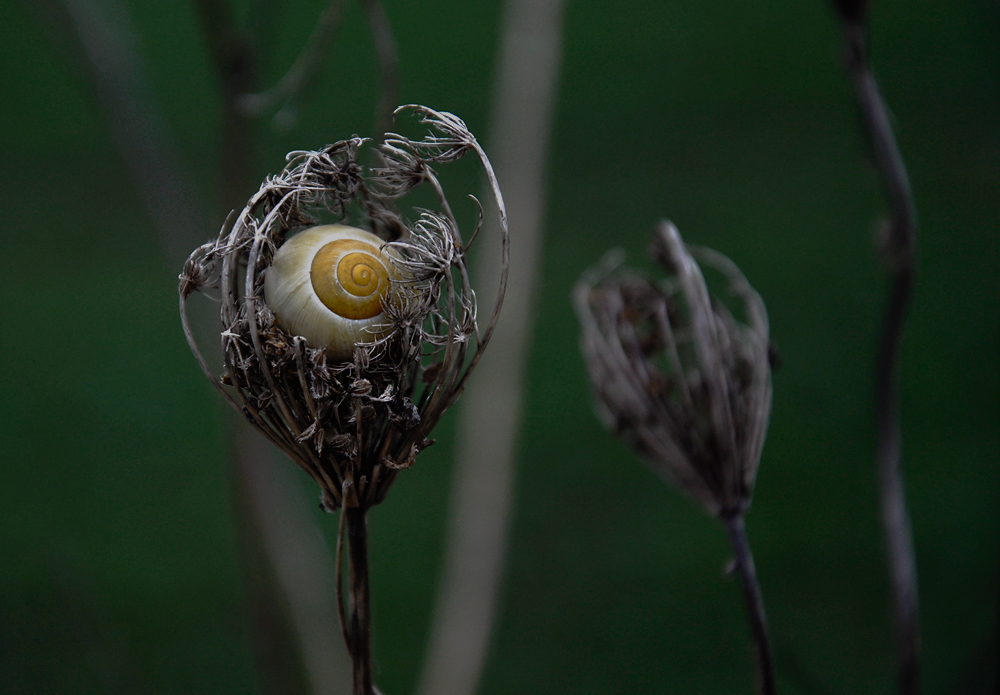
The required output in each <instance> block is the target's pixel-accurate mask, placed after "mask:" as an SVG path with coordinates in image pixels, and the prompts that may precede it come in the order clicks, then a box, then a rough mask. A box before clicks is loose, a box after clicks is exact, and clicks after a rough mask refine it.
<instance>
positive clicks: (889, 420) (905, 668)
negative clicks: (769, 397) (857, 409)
mask: <svg viewBox="0 0 1000 695" xmlns="http://www.w3.org/2000/svg"><path fill="white" fill-rule="evenodd" d="M844 43H845V49H846V51H845V54H846V55H845V67H846V69H847V72H848V74H849V76H850V78H851V81H852V82H853V83H854V90H855V98H856V99H857V103H858V107H859V109H860V112H861V118H862V122H863V124H864V129H865V134H866V135H867V137H868V140H869V143H870V144H871V149H872V152H873V154H874V157H875V164H876V166H877V167H878V171H879V174H880V175H881V177H882V182H883V185H884V187H885V192H886V196H887V198H888V199H889V204H890V206H891V220H890V224H889V228H888V234H887V236H886V238H885V240H884V244H885V246H884V252H885V255H886V256H887V259H888V261H889V265H890V272H891V289H890V292H889V302H888V306H887V307H886V310H885V316H884V319H883V327H882V337H881V340H880V343H879V347H878V354H877V357H876V365H875V369H876V372H875V404H876V427H877V436H878V443H877V449H876V452H877V453H876V457H877V464H878V470H879V482H880V485H881V496H882V523H883V527H884V532H885V536H886V552H887V554H888V560H889V570H890V575H891V582H892V596H893V613H894V616H895V623H896V641H897V652H898V653H897V658H898V660H899V663H898V668H899V673H898V679H899V680H898V687H899V692H900V693H901V694H903V695H916V693H919V692H920V678H919V654H920V624H919V615H918V606H919V601H918V597H917V571H916V558H915V556H914V552H913V535H912V532H911V530H910V517H909V512H908V511H907V505H906V489H905V486H904V484H903V473H902V461H901V457H900V439H901V438H900V425H899V393H898V359H899V344H900V339H901V337H902V331H903V323H904V320H905V318H906V310H907V306H908V304H909V300H910V294H911V292H912V287H913V275H914V267H913V266H914V256H915V253H914V252H915V247H916V208H915V206H914V202H913V194H912V191H911V190H910V181H909V177H908V176H907V173H906V164H905V163H904V162H903V157H902V155H901V154H900V152H899V147H898V146H897V144H896V138H895V136H894V134H893V131H892V126H891V125H890V122H889V114H888V111H887V109H886V106H885V101H884V100H883V99H882V95H881V93H880V91H879V87H878V82H877V81H876V80H875V77H874V75H872V72H871V69H870V67H869V63H868V53H867V46H866V41H865V32H864V28H863V26H861V25H860V24H858V23H853V22H845V24H844Z"/></svg>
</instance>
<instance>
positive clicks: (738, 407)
mask: <svg viewBox="0 0 1000 695" xmlns="http://www.w3.org/2000/svg"><path fill="white" fill-rule="evenodd" d="M652 252H653V255H654V257H655V258H656V260H657V261H658V262H659V263H660V264H661V265H662V266H663V268H664V270H665V271H666V272H667V274H668V276H667V278H666V279H664V280H661V281H654V280H650V279H648V278H645V277H642V276H639V275H636V274H634V273H630V272H627V271H623V270H621V269H617V268H607V267H605V268H595V269H593V270H591V271H589V272H588V273H587V274H586V275H585V276H584V277H583V279H581V281H580V282H579V283H578V284H577V285H576V288H575V289H574V303H575V306H576V312H577V315H578V317H579V319H580V323H581V326H582V339H581V345H582V350H583V354H584V358H585V359H586V362H587V367H588V370H589V372H590V381H591V386H592V389H593V393H594V398H595V401H596V404H597V410H598V413H599V414H600V416H601V418H602V419H603V420H604V422H605V424H606V425H607V426H608V427H609V428H610V429H612V430H613V431H614V432H615V433H617V434H618V435H619V436H620V437H621V438H622V439H623V440H625V441H626V442H627V443H628V444H629V445H630V446H631V447H632V448H633V449H635V450H636V452H638V453H639V455H640V456H641V457H642V458H643V459H644V460H645V461H646V462H647V464H648V465H649V466H650V467H651V468H652V469H653V470H655V471H656V472H657V473H659V474H661V475H663V476H665V477H667V478H668V479H669V480H671V481H672V482H674V483H676V484H677V485H678V486H679V487H680V488H681V489H682V490H684V491H685V492H686V493H688V494H689V495H690V496H691V497H693V498H694V499H695V500H697V501H698V502H699V503H700V504H701V505H702V506H703V507H704V508H705V509H706V510H708V511H709V512H710V513H712V514H714V515H717V516H720V517H723V518H728V517H736V516H742V514H743V513H744V512H745V511H746V508H747V507H748V506H749V503H750V498H751V495H752V493H753V486H754V480H755V478H756V476H757V467H758V464H759V462H760V454H761V449H762V447H763V445H764V435H765V433H766V431H767V423H768V417H769V414H770V410H771V368H770V363H769V349H768V348H769V340H768V324H767V312H766V310H765V308H764V303H763V302H762V301H761V299H760V297H759V296H758V295H757V293H756V292H754V290H753V288H752V287H750V285H749V283H748V282H747V281H746V278H744V277H743V275H742V273H740V271H739V269H738V268H737V267H736V266H735V264H733V263H732V261H730V260H729V259H728V258H726V257H725V256H723V255H721V254H719V253H717V252H715V251H712V250H710V249H706V248H699V247H693V246H685V244H684V243H683V241H682V240H681V237H680V234H679V233H678V232H677V229H676V228H675V227H674V226H673V225H672V224H670V223H669V222H662V223H661V224H660V225H659V227H658V229H657V232H656V235H655V237H654V242H653V247H652ZM696 259H697V261H700V262H701V263H702V264H703V265H704V266H706V267H709V268H712V269H714V270H715V271H718V272H719V273H720V274H721V276H722V277H723V278H724V279H725V281H726V283H727V285H728V288H727V289H728V293H729V295H730V296H729V297H728V299H730V300H735V301H736V302H737V303H738V304H740V305H742V306H741V307H740V309H741V310H742V311H737V314H739V313H742V314H743V316H742V317H741V318H742V321H741V320H739V319H738V318H737V317H736V316H734V315H733V313H732V312H731V311H730V310H729V309H728V308H727V305H726V303H724V302H723V301H721V300H717V299H715V298H713V297H711V296H710V294H709V291H708V288H707V286H706V283H705V279H704V277H703V275H702V272H701V269H700V268H699V266H698V262H697V261H696Z"/></svg>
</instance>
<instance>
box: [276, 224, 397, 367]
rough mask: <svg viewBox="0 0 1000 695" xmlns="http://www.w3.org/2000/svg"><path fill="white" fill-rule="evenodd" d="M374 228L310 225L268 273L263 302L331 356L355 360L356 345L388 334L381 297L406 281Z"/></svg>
mask: <svg viewBox="0 0 1000 695" xmlns="http://www.w3.org/2000/svg"><path fill="white" fill-rule="evenodd" d="M384 243H385V242H383V241H382V240H381V239H379V238H378V237H377V236H375V235H374V234H372V233H371V232H366V231H364V230H363V229H356V228H355V227H347V226H344V225H339V224H331V225H324V226H321V227H311V228H309V229H305V230H303V231H301V232H299V233H298V234H296V235H294V236H292V237H290V238H289V239H288V240H287V241H286V242H285V243H284V244H282V246H281V247H280V248H279V249H278V251H277V252H276V253H275V254H274V260H273V261H272V262H271V266H270V267H269V268H268V270H267V272H266V273H265V275H264V301H265V302H266V303H267V306H268V307H269V308H270V309H271V311H272V312H273V313H274V317H275V319H276V320H277V322H278V325H280V326H281V327H282V328H284V329H285V330H286V331H288V332H289V333H292V334H293V335H300V336H302V337H303V338H305V339H306V343H307V344H308V345H309V346H310V347H313V348H326V354H327V357H328V358H329V359H332V360H334V361H337V362H343V361H345V360H349V359H351V356H352V355H353V354H354V345H355V343H368V342H372V341H374V340H377V339H378V338H380V337H382V336H383V335H385V333H386V331H387V330H389V326H388V323H389V321H388V319H387V318H386V317H385V316H384V315H383V311H382V301H383V298H386V299H388V296H389V287H390V285H391V283H392V281H393V280H399V279H401V277H400V273H399V271H398V270H397V269H396V266H395V265H394V264H393V262H392V261H391V260H390V259H389V256H390V255H391V256H395V252H394V251H392V250H390V249H388V248H382V246H383V244H384Z"/></svg>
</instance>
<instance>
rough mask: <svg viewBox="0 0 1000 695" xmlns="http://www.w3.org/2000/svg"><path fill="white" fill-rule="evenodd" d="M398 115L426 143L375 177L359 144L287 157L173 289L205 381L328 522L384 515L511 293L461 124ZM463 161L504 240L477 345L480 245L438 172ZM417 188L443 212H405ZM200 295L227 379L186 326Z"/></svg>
mask: <svg viewBox="0 0 1000 695" xmlns="http://www.w3.org/2000/svg"><path fill="white" fill-rule="evenodd" d="M401 111H407V112H412V113H414V114H416V116H417V117H418V118H419V122H420V123H422V124H426V125H428V126H429V127H430V132H429V133H428V135H427V136H426V137H424V138H423V139H421V140H411V139H409V138H406V137H403V136H401V135H396V134H391V133H390V134H388V135H387V136H386V139H385V143H384V144H383V145H382V146H381V147H379V148H378V157H377V159H378V161H379V166H376V167H371V168H367V167H365V166H363V165H362V164H361V163H360V162H359V161H358V156H359V151H360V150H361V148H363V147H365V146H366V145H367V141H366V140H363V139H361V138H353V139H351V140H345V141H341V142H338V143H335V144H333V145H330V146H328V147H325V148H324V149H322V150H320V151H316V152H293V153H291V154H290V155H289V156H288V159H289V163H288V166H287V167H286V168H285V170H284V171H283V172H282V173H281V174H279V175H278V176H275V177H273V178H269V179H268V180H267V181H265V182H264V184H263V185H262V186H261V188H260V190H259V191H258V192H257V193H256V194H254V196H253V197H252V198H251V199H250V200H249V202H248V203H247V205H246V207H245V208H244V209H243V211H242V212H241V213H240V214H239V215H236V216H235V217H234V218H231V219H230V220H229V221H227V224H226V225H225V226H224V227H223V229H222V231H221V233H220V234H219V237H218V239H216V240H215V241H213V242H210V243H207V244H205V245H203V246H201V247H199V248H198V249H196V250H195V251H194V253H192V254H191V257H190V258H189V259H188V260H187V262H186V263H185V266H184V272H183V273H182V274H181V276H180V306H181V316H182V320H183V323H184V330H185V334H186V335H187V338H188V342H189V344H190V346H191V349H192V351H193V352H194V354H195V356H196V358H197V359H198V361H199V363H200V364H201V367H202V369H203V370H204V372H205V374H206V375H207V376H208V378H209V379H210V380H211V381H212V383H213V384H215V385H216V387H217V388H218V389H219V391H220V392H221V393H222V394H223V396H224V397H225V398H226V400H227V401H228V402H229V403H230V404H231V405H232V406H233V407H234V408H235V409H236V410H237V411H239V412H240V413H241V414H242V415H243V416H244V417H245V418H246V419H247V420H248V421H249V422H250V424H252V425H253V426H254V427H256V428H257V429H258V430H260V431H261V432H262V433H263V434H264V435H265V436H266V437H267V438H268V439H269V440H270V441H271V442H273V443H274V444H275V445H276V446H277V447H278V448H279V449H281V450H282V451H283V452H285V453H286V454H287V455H288V456H289V457H290V458H291V459H292V460H293V461H294V462H295V463H297V464H298V465H299V466H300V467H301V468H302V469H303V470H304V471H306V473H308V474H309V475H310V476H311V477H312V478H313V479H314V480H315V481H316V482H317V483H318V484H319V485H320V487H321V489H322V491H323V504H324V506H325V507H326V508H327V509H328V510H330V511H332V510H333V509H336V508H337V507H341V506H343V507H345V508H360V509H366V508H368V507H370V506H372V505H374V504H377V503H379V502H381V501H382V499H383V498H384V497H385V494H386V493H387V491H388V490H389V487H390V486H391V484H392V482H393V480H394V479H395V477H396V474H397V473H398V471H399V470H401V469H404V468H407V467H408V466H410V465H411V464H412V463H413V461H414V457H415V456H416V454H417V453H418V452H419V451H420V450H421V449H423V448H424V447H426V446H428V445H429V444H430V443H431V440H430V439H429V436H428V435H429V434H430V432H431V430H432V429H433V427H434V426H435V424H437V422H438V420H439V419H440V418H441V416H442V415H443V414H444V412H445V411H446V410H447V409H448V407H449V406H451V405H452V404H453V403H454V402H455V400H456V399H457V398H458V396H459V395H460V394H461V392H462V390H463V388H464V387H465V383H466V379H468V377H469V374H470V373H471V372H472V370H473V369H474V368H475V366H476V363H477V362H478V360H479V358H480V356H481V355H482V352H483V350H484V349H485V348H486V345H487V343H488V342H489V339H490V336H491V334H492V332H493V329H494V326H495V324H496V320H497V316H498V313H499V310H500V305H501V303H502V301H503V295H504V288H505V285H506V279H507V250H508V236H507V224H506V213H505V211H504V206H503V199H502V197H501V194H500V190H499V188H498V187H497V185H496V178H495V176H494V174H493V169H492V167H491V165H490V162H489V160H488V159H487V157H486V154H485V153H484V152H483V150H482V148H481V147H480V146H479V143H478V142H477V141H476V139H475V138H474V137H473V136H472V134H471V133H469V131H468V130H467V129H466V127H465V124H464V123H463V122H462V121H461V120H460V119H458V118H456V117H455V116H453V115H451V114H448V113H440V112H436V111H432V110H430V109H427V108H425V107H421V106H409V107H401V108H400V109H399V110H397V113H400V112H401ZM470 152H471V153H473V154H474V155H476V156H477V157H478V159H479V161H480V163H481V164H482V166H483V168H484V169H485V172H486V175H487V178H488V180H489V181H490V184H491V186H492V189H493V193H494V196H495V203H496V206H495V209H496V211H497V214H498V215H499V217H500V227H501V230H502V248H501V249H500V252H501V253H502V256H503V264H502V266H503V271H502V274H501V278H500V288H499V292H498V298H497V303H496V306H495V307H494V309H493V313H492V316H491V318H490V321H489V324H488V325H487V326H486V327H485V329H484V330H483V331H480V330H479V328H478V326H477V322H476V299H475V294H474V292H473V291H472V288H471V286H470V284H469V276H468V273H467V271H466V267H465V254H466V251H467V250H468V245H469V243H471V241H472V238H474V237H475V232H473V234H472V236H471V237H470V239H469V240H468V241H464V240H463V236H462V234H461V233H460V231H459V225H458V222H457V220H456V218H455V216H454V215H453V213H452V208H451V205H450V204H449V202H448V200H447V198H446V197H445V194H444V191H443V188H442V186H441V184H440V183H439V181H438V178H437V175H436V174H435V171H434V169H433V168H432V167H434V166H437V165H440V164H446V163H448V162H451V161H454V160H457V159H459V158H461V157H462V156H463V155H465V154H467V153H470ZM418 186H426V187H427V188H428V189H429V190H431V191H433V193H434V196H435V197H436V200H437V209H436V210H428V209H418V210H414V211H412V212H410V213H407V212H401V211H400V209H401V208H400V205H401V200H400V199H401V198H403V197H404V196H406V195H407V194H408V193H409V192H410V191H412V190H413V189H414V188H417V187H418ZM410 216H412V217H413V218H414V219H412V220H411V219H410V218H409V217H410ZM481 217H482V208H480V221H479V222H480V224H481V222H482V220H481ZM361 228H363V229H361ZM477 230H478V225H477ZM207 288H211V289H215V290H218V291H219V293H220V294H221V319H222V330H221V332H220V337H221V341H222V353H223V357H222V359H223V365H222V373H221V376H216V375H215V373H214V371H213V370H212V369H211V368H210V367H209V365H208V363H207V361H206V360H205V358H204V357H203V356H202V353H201V351H200V350H199V349H198V345H197V344H196V342H195V340H194V337H193V335H192V332H191V330H190V327H189V322H188V316H187V299H188V297H189V296H190V295H191V294H192V293H193V292H197V291H202V290H205V289H207Z"/></svg>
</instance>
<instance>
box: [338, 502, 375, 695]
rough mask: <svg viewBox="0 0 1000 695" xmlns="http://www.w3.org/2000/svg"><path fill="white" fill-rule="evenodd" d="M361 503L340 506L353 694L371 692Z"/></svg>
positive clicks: (364, 526) (369, 694)
mask: <svg viewBox="0 0 1000 695" xmlns="http://www.w3.org/2000/svg"><path fill="white" fill-rule="evenodd" d="M367 513H368V510H367V509H366V508H364V507H349V508H347V509H345V510H344V515H345V517H346V520H347V558H348V564H349V570H348V572H349V574H348V576H349V579H348V585H349V591H350V596H349V599H348V600H349V604H350V605H349V610H350V621H351V627H350V630H349V631H348V636H349V638H350V652H351V661H352V662H353V663H354V669H353V672H354V685H353V689H352V690H351V692H352V694H353V695H372V650H371V604H370V601H369V595H368V527H367V520H366V515H367Z"/></svg>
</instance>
